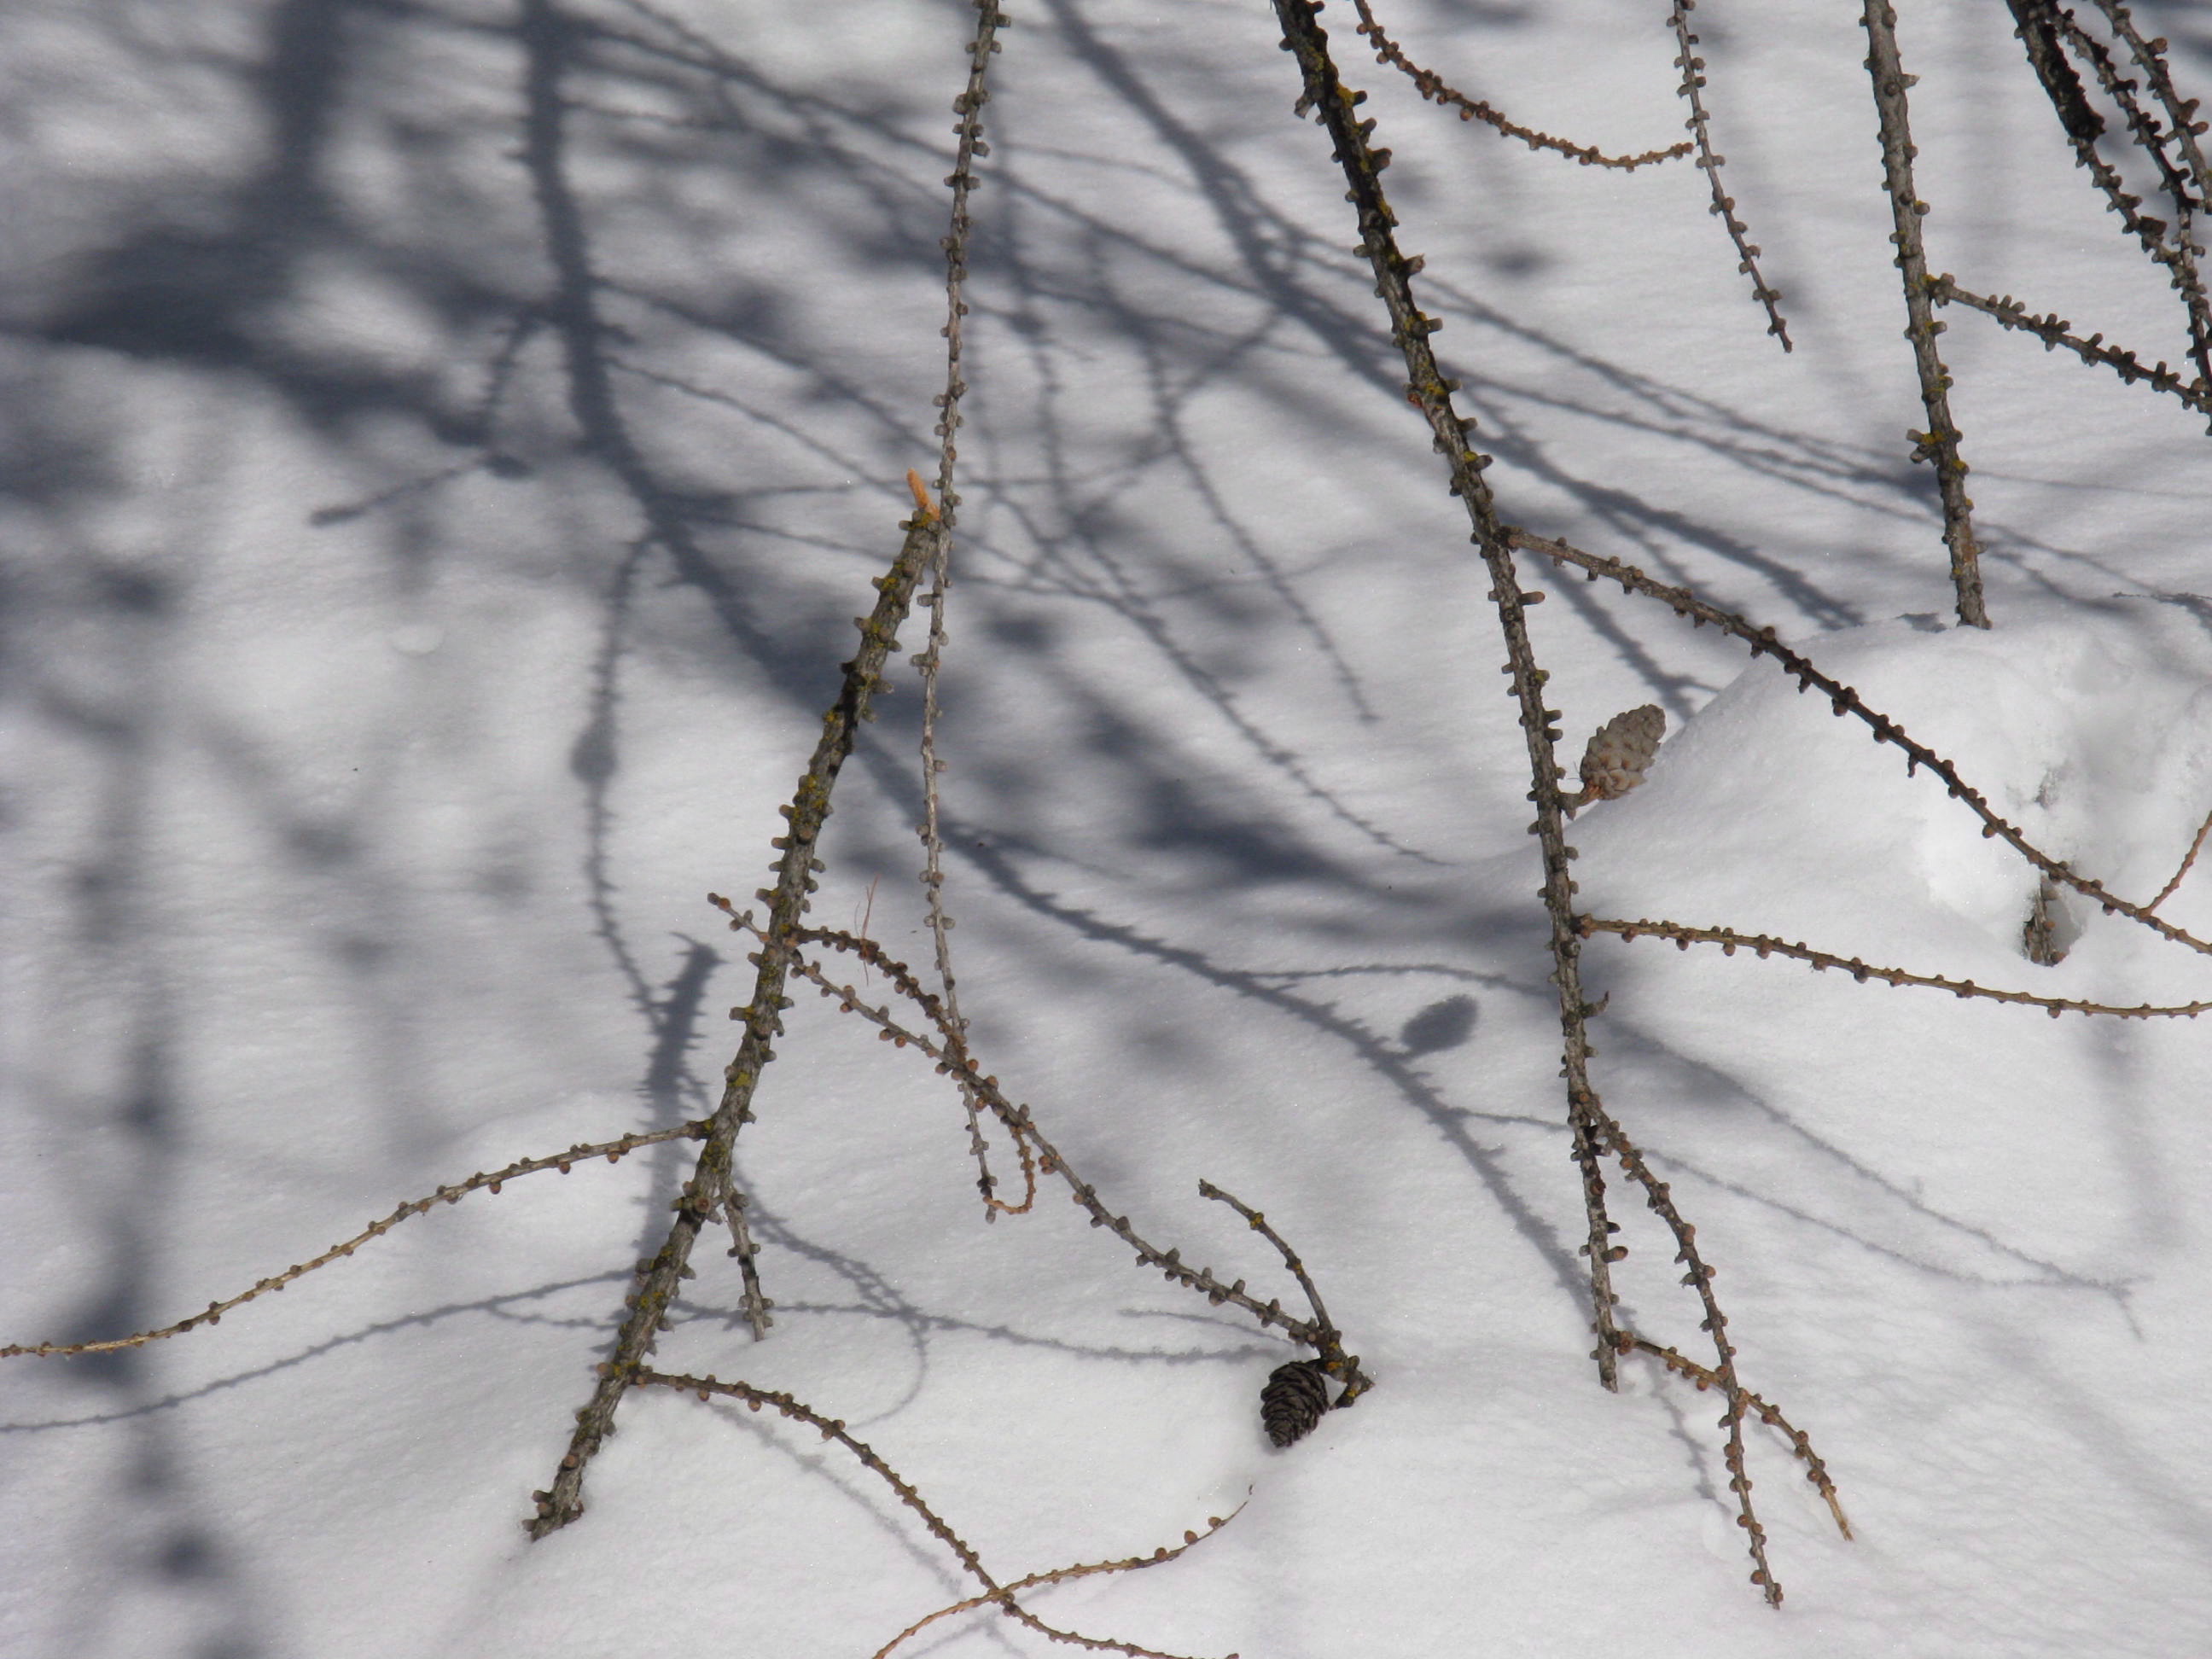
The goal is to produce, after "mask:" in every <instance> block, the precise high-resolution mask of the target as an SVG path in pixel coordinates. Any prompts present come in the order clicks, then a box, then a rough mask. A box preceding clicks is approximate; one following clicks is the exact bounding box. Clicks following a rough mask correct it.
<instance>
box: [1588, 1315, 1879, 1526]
mask: <svg viewBox="0 0 2212 1659" xmlns="http://www.w3.org/2000/svg"><path fill="white" fill-rule="evenodd" d="M1623 1335H1625V1336H1626V1337H1627V1340H1628V1344H1629V1346H1630V1347H1632V1348H1634V1349H1635V1350H1636V1351H1637V1352H1639V1353H1648V1354H1650V1356H1651V1357H1652V1358H1655V1359H1656V1360H1657V1361H1659V1363H1660V1364H1662V1365H1664V1366H1665V1367H1666V1368H1667V1369H1668V1370H1670V1371H1674V1372H1677V1373H1679V1374H1680V1375H1681V1376H1686V1377H1688V1378H1689V1379H1690V1380H1691V1381H1692V1383H1696V1384H1697V1385H1698V1386H1699V1388H1700V1389H1715V1388H1719V1387H1721V1386H1722V1383H1721V1377H1720V1373H1719V1372H1717V1371H1715V1370H1711V1368H1709V1367H1707V1366H1705V1365H1700V1364H1698V1362H1697V1361H1696V1360H1694V1359H1686V1358H1683V1356H1682V1355H1680V1353H1677V1352H1675V1351H1674V1349H1672V1348H1662V1347H1661V1346H1659V1345H1658V1344H1657V1343H1656V1342H1654V1341H1651V1340H1649V1339H1648V1338H1645V1337H1641V1336H1635V1335H1632V1334H1628V1333H1626V1332H1624V1333H1623ZM1623 1352H1626V1349H1624V1350H1623ZM1743 1397H1744V1401H1745V1402H1746V1403H1747V1405H1749V1406H1750V1407H1752V1409H1753V1411H1755V1412H1757V1413H1759V1421H1760V1422H1762V1423H1764V1424H1765V1425H1767V1426H1768V1427H1770V1428H1775V1429H1779V1430H1781V1431H1782V1434H1783V1437H1784V1439H1786V1440H1788V1441H1789V1443H1790V1450H1791V1451H1792V1452H1794V1453H1796V1455H1797V1458H1798V1461H1799V1462H1802V1463H1803V1464H1804V1465H1805V1479H1806V1480H1808V1482H1810V1483H1811V1484H1812V1485H1813V1486H1816V1487H1818V1488H1819V1489H1820V1496H1821V1498H1823V1499H1824V1500H1826V1504H1827V1505H1828V1513H1829V1514H1830V1515H1832V1516H1834V1517H1835V1520H1836V1530H1837V1531H1838V1532H1840V1533H1842V1534H1843V1535H1844V1537H1846V1538H1849V1537H1850V1536H1851V1523H1850V1517H1849V1516H1845V1515H1844V1505H1843V1500H1842V1499H1841V1498H1838V1497H1837V1495H1836V1483H1835V1482H1834V1481H1833V1480H1830V1479H1829V1478H1828V1466H1827V1464H1826V1463H1825V1462H1822V1461H1821V1459H1820V1454H1819V1453H1818V1452H1816V1451H1814V1449H1813V1443H1812V1441H1811V1440H1810V1439H1809V1438H1808V1437H1807V1436H1806V1434H1805V1431H1803V1430H1802V1429H1799V1428H1796V1427H1793V1426H1792V1425H1791V1424H1790V1419H1788V1418H1786V1417H1784V1416H1783V1414H1782V1413H1780V1412H1778V1411H1777V1410H1776V1409H1775V1408H1774V1407H1772V1406H1770V1405H1769V1404H1767V1403H1766V1401H1764V1400H1762V1399H1761V1398H1759V1395H1756V1394H1754V1393H1753V1392H1752V1391H1751V1390H1750V1389H1745V1390H1744V1396H1743Z"/></svg>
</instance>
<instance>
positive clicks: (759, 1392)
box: [538, 1367, 1236, 1659]
mask: <svg viewBox="0 0 2212 1659" xmlns="http://www.w3.org/2000/svg"><path fill="white" fill-rule="evenodd" d="M629 1380H630V1381H631V1382H632V1383H640V1384H647V1385H651V1386H653V1387H656V1388H663V1389H677V1390H678V1391H679V1392H680V1393H684V1394H691V1395H697V1396H698V1397H699V1398H700V1399H701V1400H702V1401H703V1400H706V1399H708V1398H709V1397H710V1396H712V1395H721V1396H723V1397H724V1398H725V1399H727V1400H742V1401H744V1403H745V1404H746V1405H747V1406H748V1407H750V1408H751V1409H752V1410H754V1411H758V1410H759V1409H760V1408H761V1407H763V1406H768V1407H773V1408H774V1409H775V1411H777V1412H778V1413H781V1415H783V1416H785V1417H787V1418H789V1419H791V1420H792V1421H793V1422H795V1423H804V1424H805V1425H807V1426H808V1427H809V1428H811V1429H817V1430H819V1431H821V1434H822V1437H823V1439H824V1440H834V1441H836V1443H838V1444H839V1445H841V1446H842V1447H844V1449H846V1450H847V1451H848V1452H850V1453H852V1454H853V1455H854V1457H856V1458H858V1459H859V1460H860V1462H861V1463H862V1464H863V1465H865V1466H866V1468H868V1469H870V1470H871V1471H872V1472H873V1473H874V1474H878V1475H879V1476H880V1477H882V1479H883V1480H884V1483H885V1484H886V1485H888V1486H890V1489H891V1490H892V1491H893V1492H896V1494H897V1495H898V1500H899V1502H900V1503H902V1504H905V1505H906V1506H907V1508H908V1509H910V1510H913V1511H914V1512H915V1514H916V1515H918V1516H921V1520H922V1524H923V1525H924V1526H926V1527H927V1528H929V1530H930V1533H931V1535H932V1536H933V1537H935V1538H936V1539H937V1540H938V1541H939V1542H940V1543H942V1544H943V1545H944V1546H945V1547H946V1548H947V1549H949V1550H951V1552H952V1553H953V1554H954V1555H955V1556H957V1558H958V1559H959V1562H960V1565H962V1566H963V1567H964V1568H966V1569H967V1571H968V1572H969V1576H970V1577H974V1578H975V1580H976V1581H977V1582H978V1583H981V1585H982V1586H983V1588H984V1589H985V1590H987V1592H988V1594H987V1595H983V1596H981V1597H980V1598H978V1600H977V1601H973V1602H970V1603H969V1606H971V1607H974V1606H981V1605H982V1604H983V1603H984V1602H991V1603H994V1604H996V1605H997V1607H999V1608H1000V1610H1001V1611H1002V1612H1004V1613H1006V1616H1007V1617H1008V1618H1010V1619H1014V1620H1018V1621H1019V1622H1021V1623H1022V1624H1024V1625H1026V1626H1029V1627H1030V1629H1031V1630H1033V1631H1036V1632H1038V1633H1039V1634H1040V1635H1042V1636H1046V1637H1048V1638H1051V1639H1052V1640H1054V1641H1055V1642H1066V1643H1069V1644H1073V1645H1075V1646H1078V1647H1085V1648H1090V1649H1092V1650H1096V1651H1099V1652H1106V1653H1126V1654H1128V1655H1130V1656H1132V1659H1181V1656H1178V1655H1175V1654H1166V1653H1163V1652H1161V1651H1160V1650H1158V1649H1157V1648H1147V1647H1140V1646H1139V1645H1138V1644H1136V1643H1134V1642H1117V1641H1113V1640H1110V1639H1108V1638H1100V1637H1096V1636H1085V1635H1082V1634H1079V1632H1075V1631H1071V1630H1061V1629H1060V1628H1059V1627H1058V1626H1053V1625H1048V1624H1046V1623H1045V1622H1044V1621H1043V1620H1041V1619H1039V1618H1037V1617H1036V1614H1034V1613H1030V1611H1029V1610H1028V1609H1027V1608H1025V1607H1022V1606H1021V1605H1020V1604H1019V1603H1018V1602H1017V1601H1015V1600H1014V1599H1013V1593H1014V1591H1015V1589H1017V1588H1018V1586H1016V1585H1013V1584H1001V1583H999V1581H998V1580H997V1579H995V1578H994V1577H992V1576H991V1575H990V1573H989V1571H987V1570H986V1569H985V1567H984V1565H983V1562H982V1559H981V1557H980V1556H978V1555H977V1554H976V1553H975V1551H974V1550H973V1549H971V1548H969V1546H968V1545H967V1544H966V1543H965V1542H963V1541H962V1539H961V1537H960V1534H957V1533H956V1532H954V1531H953V1530H952V1528H951V1526H949V1525H948V1524H946V1522H945V1519H944V1517H943V1516H939V1514H938V1513H937V1511H936V1510H933V1509H932V1508H930V1506H929V1504H927V1502H926V1501H924V1499H923V1498H922V1496H921V1493H920V1492H917V1491H915V1488H914V1486H913V1485H912V1483H910V1482H909V1481H908V1480H906V1479H905V1478H904V1477H903V1476H902V1475H901V1474H899V1472H898V1471H897V1470H896V1469H894V1468H891V1466H890V1464H888V1463H886V1462H884V1460H883V1459H882V1458H881V1457H880V1456H878V1455H877V1454H876V1452H875V1450H874V1449H872V1447H870V1446H868V1445H867V1444H866V1443H864V1442H862V1441H860V1440H857V1439H855V1438H854V1437H853V1436H852V1435H850V1434H848V1432H847V1431H846V1429H845V1425H844V1424H843V1423H842V1422H840V1421H838V1420H837V1419H836V1418H831V1417H824V1416H823V1414H822V1413H819V1412H817V1411H816V1410H815V1409H814V1408H813V1407H811V1406H808V1405H806V1404H805V1402H803V1401H799V1400H797V1399H795V1398H793V1396H792V1395H787V1394H779V1393H777V1392H776V1391H775V1390H774V1389H756V1388H754V1387H753V1386H752V1385H751V1384H750V1383H725V1382H723V1381H722V1380H721V1379H720V1378H719V1377H714V1376H682V1375H673V1374H671V1373H669V1372H667V1371H658V1370H650V1369H647V1368H644V1367H640V1368H639V1369H638V1370H635V1372H634V1373H633V1374H632V1376H631V1377H630V1379H629ZM550 1496H551V1495H550V1493H543V1492H541V1493H539V1494H538V1499H539V1502H540V1503H541V1504H542V1503H544V1502H547V1501H549V1500H550ZM1217 1524H1218V1523H1217ZM1186 1547H1187V1546H1186ZM1163 1559H1165V1558H1163ZM1100 1570H1102V1569H1093V1571H1100ZM932 1616H933V1617H934V1616H936V1615H932ZM924 1622H925V1623H927V1620H925V1621H924ZM916 1628H917V1629H918V1628H920V1626H916ZM909 1633H911V1632H909ZM901 1639H903V1638H901ZM894 1645H896V1644H894ZM886 1651H888V1650H886ZM1229 1659H1236V1656H1235V1655H1234V1654H1231V1656H1229Z"/></svg>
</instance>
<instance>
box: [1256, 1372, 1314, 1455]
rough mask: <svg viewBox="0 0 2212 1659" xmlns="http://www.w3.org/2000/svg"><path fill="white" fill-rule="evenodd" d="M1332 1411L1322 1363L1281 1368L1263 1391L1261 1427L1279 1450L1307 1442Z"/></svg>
mask: <svg viewBox="0 0 2212 1659" xmlns="http://www.w3.org/2000/svg"><path fill="white" fill-rule="evenodd" d="M1327 1410H1328V1381H1327V1376H1326V1373H1324V1372H1323V1371H1322V1368H1321V1361H1319V1360H1318V1359H1294V1360H1292V1361H1291V1363H1290V1364H1287V1365H1278V1366H1276V1367H1275V1369H1274V1370H1273V1372H1271V1373H1270V1374H1269V1376H1268V1377H1267V1387H1266V1388H1264V1389H1261V1390H1260V1423H1261V1426H1262V1427H1263V1428H1265V1429H1266V1430H1267V1438H1268V1439H1270V1440H1272V1441H1273V1442H1274V1443H1276V1444H1277V1445H1279V1446H1287V1445H1289V1444H1291V1443H1292V1442H1293V1441H1297V1440H1303V1439H1304V1438H1305V1437H1306V1436H1307V1435H1309V1434H1310V1433H1312V1432H1313V1426H1314V1425H1315V1424H1316V1423H1318V1422H1320V1421H1321V1414H1322V1413H1323V1412H1325V1411H1327Z"/></svg>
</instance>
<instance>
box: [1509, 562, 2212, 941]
mask: <svg viewBox="0 0 2212 1659" xmlns="http://www.w3.org/2000/svg"><path fill="white" fill-rule="evenodd" d="M1510 533H1511V535H1512V538H1513V544H1514V545H1515V546H1516V547H1521V548H1525V549H1527V550H1528V551H1530V552H1532V553H1541V554H1542V555H1543V556H1545V557H1547V558H1549V559H1554V560H1556V561H1558V562H1559V563H1561V564H1568V565H1573V566H1574V567H1576V568H1577V569H1580V570H1582V571H1583V572H1584V573H1585V574H1587V575H1588V576H1589V580H1592V581H1595V580H1597V579H1598V578H1599V577H1601V576H1603V577H1607V578H1608V579H1610V580H1613V581H1616V582H1619V583H1620V586H1622V588H1623V589H1625V590H1626V592H1631V593H1641V594H1643V595H1644V596H1645V597H1646V598H1648V599H1657V600H1658V601H1659V602H1660V603H1661V604H1662V605H1666V606H1667V607H1668V609H1669V610H1671V611H1674V614H1675V615H1676V616H1678V617H1688V618H1689V619H1690V621H1691V623H1692V624H1693V625H1698V626H1702V625H1703V624H1705V623H1712V624H1713V625H1714V626H1715V627H1717V628H1718V629H1720V630H1721V631H1722V632H1723V633H1724V634H1728V635H1731V636H1732V637H1734V638H1736V639H1739V640H1741V641H1744V642H1745V643H1746V644H1747V645H1748V646H1750V647H1751V653H1752V655H1753V656H1754V657H1757V656H1767V657H1771V658H1773V659H1774V660H1775V662H1776V664H1777V665H1778V666H1779V667H1780V668H1781V670H1782V671H1783V672H1784V673H1785V674H1787V675H1789V676H1790V678H1792V679H1795V680H1796V682H1797V689H1798V690H1800V691H1806V690H1811V689H1813V688H1814V687H1815V686H1817V687H1819V688H1820V691H1821V692H1822V694H1823V695H1825V696H1826V697H1827V699H1828V703H1829V707H1830V708H1832V709H1833V710H1834V712H1835V714H1836V715H1837V716H1838V718H1839V719H1840V718H1842V717H1843V716H1844V715H1850V716H1851V717H1852V718H1854V719H1856V720H1859V721H1861V722H1862V723H1863V724H1864V725H1865V726H1867V727H1868V728H1869V730H1871V731H1872V732H1873V733H1874V739H1875V742H1876V743H1890V744H1896V745H1897V747H1898V748H1899V749H1900V750H1903V751H1904V753H1905V770H1906V771H1907V772H1908V773H1910V772H1914V771H1917V770H1918V769H1920V768H1922V767H1926V768H1927V769H1928V770H1929V772H1931V773H1933V774H1934V775H1936V777H1937V778H1938V779H1940V780H1941V781H1942V783H1943V786H1944V787H1945V788H1946V790H1947V791H1948V793H1949V794H1950V796H1951V798H1952V799H1954V800H1956V801H1959V802H1960V803H1961V804H1963V805H1965V806H1966V810H1967V811H1970V812H1972V814H1973V815H1974V816H1975V817H1978V818H1979V819H1980V820H1981V821H1982V833H1983V834H1984V835H1985V836H1994V837H1996V838H1997V839H2000V840H2002V841H2003V842H2004V843H2005V844H2006V845H2007V846H2008V847H2010V848H2012V849H2013V850H2014V851H2015V852H2016V853H2018V854H2020V855H2021V857H2022V858H2024V859H2026V860H2027V861H2028V862H2029V863H2030V864H2032V865H2033V866H2035V867H2036V868H2037V869H2038V870H2039V871H2041V872H2043V873H2044V874H2045V875H2046V876H2048V877H2050V878H2051V880H2052V881H2054V882H2057V884H2059V885H2061V886H2063V887H2069V888H2071V889H2073V890H2074V891H2075V892H2077V893H2079V894H2081V896H2083V897H2084V898H2087V899H2088V900H2090V901H2092V902H2093V903H2095V904H2096V905H2097V906H2098V908H2100V909H2102V910H2103V911H2104V912H2105V914H2106V915H2122V916H2125V917H2127V918H2128V919H2129V920H2130V921H2136V922H2140V923H2141V924H2142V926H2144V927H2148V928H2149V929H2150V930H2151V931H2152V932H2153V933H2157V934H2159V935H2160V937H2161V938H2163V939H2169V940H2171V941H2172V943H2174V944H2176V945H2186V946H2187V947H2188V948H2189V949H2190V950H2192V951H2197V952H2199V953H2201V954H2204V955H2212V942H2207V941H2206V940H2204V939H2198V938H2197V936H2196V935H2195V934H2193V933H2188V932H2186V931H2185V930H2184V929H2182V928H2179V927H2175V926H2174V925H2173V924H2172V922H2169V921H2165V920H2163V919H2162V918H2160V917H2158V916H2154V915H2152V914H2151V913H2150V909H2149V907H2148V906H2147V905H2141V904H2131V903H2130V902H2128V901H2127V900H2125V899H2124V898H2122V897H2120V896H2119V895H2118V894H2117V893H2115V892H2113V891H2112V890H2110V889H2109V888H2107V887H2106V886H2105V884H2103V883H2101V882H2098V881H2093V880H2091V879H2090V878H2088V877H2087V876H2081V875H2076V874H2075V872H2074V871H2073V870H2072V869H2071V868H2069V866H2067V865H2066V864H2064V863H2063V862H2062V861H2060V860H2057V859H2054V858H2052V857H2051V855H2050V854H2047V853H2045V852H2044V851H2043V849H2042V848H2039V847H2037V846H2036V845H2035V844H2034V843H2033V842H2030V841H2029V840H2028V839H2027V836H2024V835H2022V834H2021V832H2020V831H2019V830H2018V829H2015V828H2014V826H2013V825H2012V824H2010V823H2008V822H2006V820H2005V819H2003V818H2002V817H1999V816H1998V815H1997V813H1996V809H1994V808H1993V807H1991V806H1990V803H1989V800H1988V799H1987V798H1986V797H1985V796H1984V795H1983V794H1982V793H1981V792H1980V791H1979V790H1978V789H1976V788H1975V787H1973V786H1972V785H1971V784H1969V783H1968V782H1967V781H1966V780H1965V779H1964V778H1962V777H1960V775H1959V770H1958V769H1957V768H1956V767H1954V765H1952V764H1951V763H1950V762H1948V761H1947V760H1945V759H1944V758H1943V757H1942V756H1941V755H1939V754H1937V753H1936V751H1935V750H1932V749H1930V748H1929V747H1928V745H1927V744H1923V743H1922V742H1920V741H1919V740H1918V739H1917V738H1914V737H1913V736H1912V735H1911V733H1909V732H1906V731H1905V728H1904V727H1903V726H1899V724H1898V723H1897V722H1896V721H1895V720H1892V719H1890V718H1889V716H1888V715H1887V714H1879V713H1877V712H1875V710H1874V709H1872V708H1869V707H1868V706H1867V704H1866V701H1865V700H1864V699H1863V698H1862V697H1861V696H1859V694H1858V693H1857V692H1856V691H1854V690H1851V688H1850V686H1848V685H1845V684H1843V682H1841V681H1840V680H1838V679H1837V678H1835V677H1834V676H1832V675H1830V674H1826V673H1824V672H1822V671H1820V669H1819V668H1817V667H1815V666H1814V664H1813V662H1812V660H1811V659H1809V658H1807V657H1806V656H1804V655H1803V654H1802V653H1799V652H1796V651H1793V650H1791V649H1790V647H1788V646H1786V645H1784V644H1783V643H1782V642H1781V641H1778V640H1777V639H1776V638H1775V636H1774V630H1773V629H1771V628H1759V627H1757V626H1754V625H1753V623H1750V622H1748V621H1747V620H1746V619H1745V618H1744V617H1740V616H1738V615H1737V614H1736V613H1735V611H1729V610H1725V609H1723V607H1722V606H1720V605H1715V604H1713V603H1712V602H1711V600H1709V599H1703V598H1701V597H1700V596H1699V595H1698V594H1697V593H1694V592H1692V591H1691V590H1690V589H1689V588H1687V587H1676V586H1668V584H1667V583H1665V582H1661V581H1656V580H1653V579H1652V578H1651V577H1650V576H1647V575H1645V574H1644V572H1643V571H1641V570H1639V569H1638V568H1636V567H1635V566H1634V565H1632V564H1627V563H1624V562H1622V561H1620V560H1619V559H1609V558H1607V557H1605V556H1603V555H1601V554H1597V553H1585V552H1583V550H1581V549H1580V548H1578V547H1571V546H1569V545H1568V544H1566V543H1565V542H1562V541H1557V540H1554V539H1553V538H1549V537H1545V536H1538V535H1534V534H1533V533H1531V532H1528V531H1526V530H1515V531H1513V532H1510Z"/></svg>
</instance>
